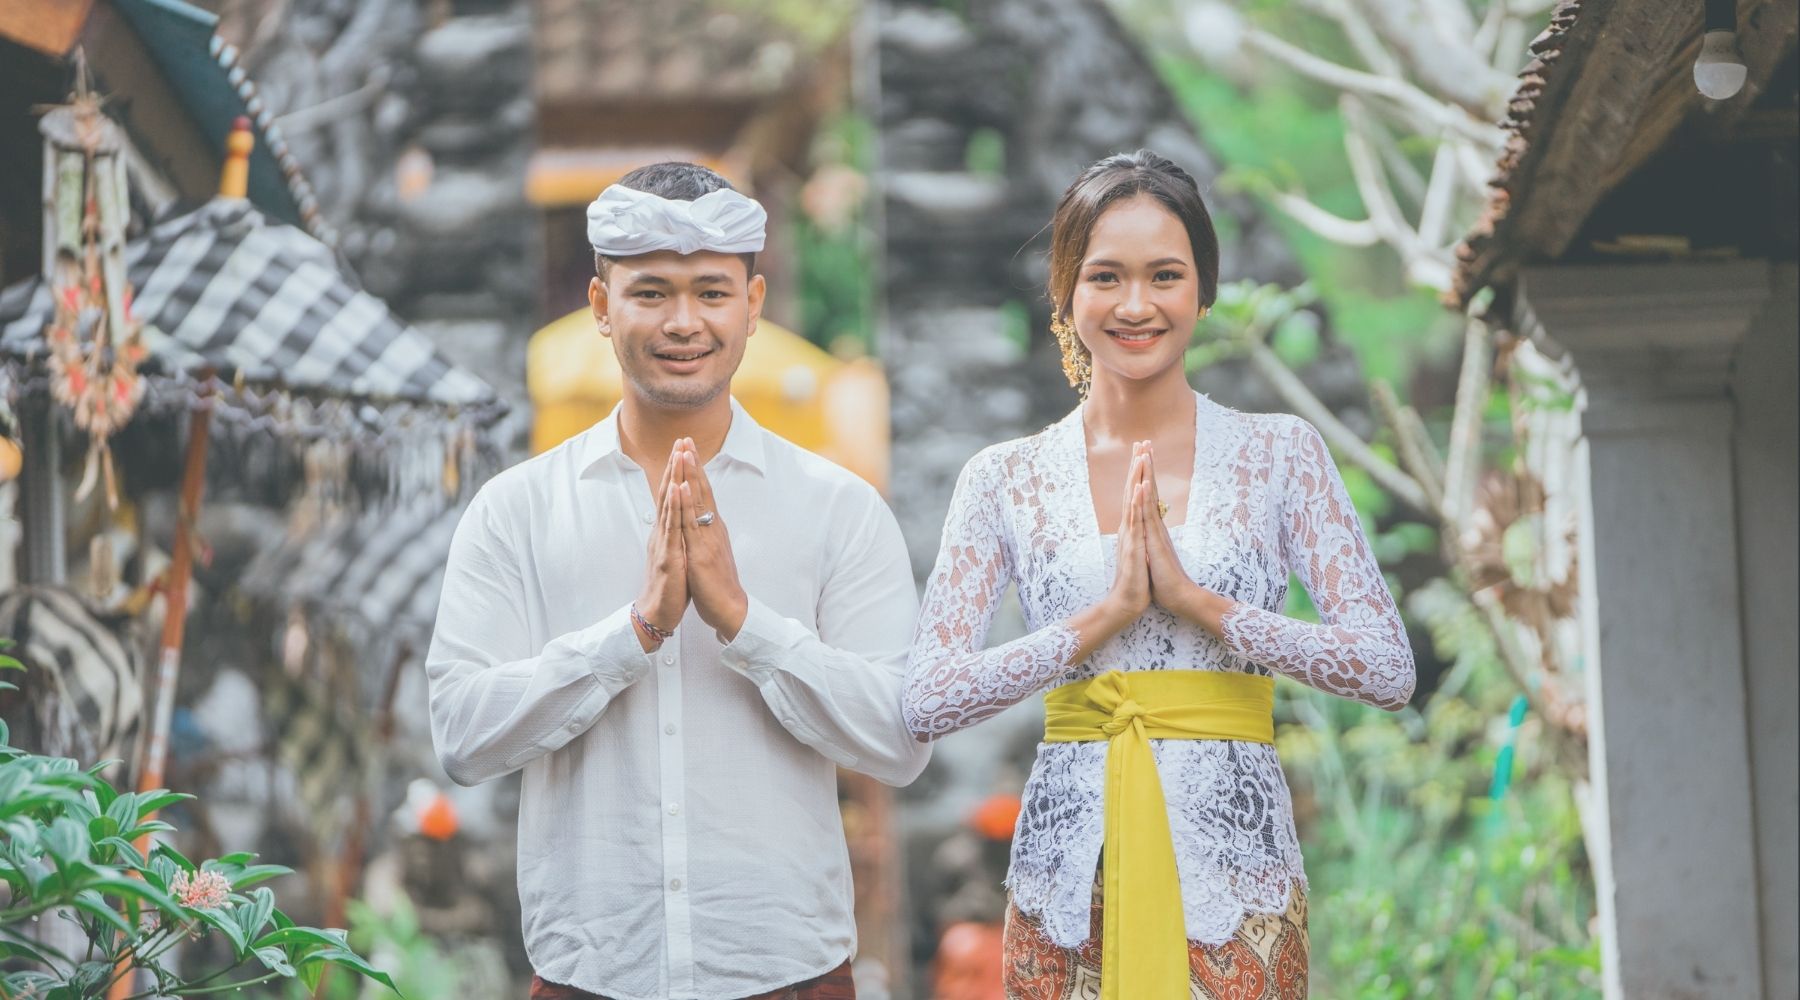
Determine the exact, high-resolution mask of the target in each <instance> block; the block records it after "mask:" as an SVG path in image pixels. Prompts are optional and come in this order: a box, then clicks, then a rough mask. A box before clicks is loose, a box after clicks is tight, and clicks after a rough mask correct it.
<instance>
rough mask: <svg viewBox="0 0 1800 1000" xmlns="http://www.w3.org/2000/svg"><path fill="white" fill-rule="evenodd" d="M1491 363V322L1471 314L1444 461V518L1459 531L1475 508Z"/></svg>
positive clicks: (1465, 330)
mask: <svg viewBox="0 0 1800 1000" xmlns="http://www.w3.org/2000/svg"><path fill="white" fill-rule="evenodd" d="M1489 364H1490V361H1489V358H1488V336H1487V325H1486V324H1484V323H1482V322H1481V321H1480V320H1478V319H1475V318H1473V317H1471V318H1470V319H1469V320H1468V322H1467V324H1466V325H1465V326H1464V327H1463V356H1462V369H1461V371H1460V373H1459V374H1458V375H1457V379H1456V409H1455V412H1454V414H1453V415H1452V416H1451V418H1450V454H1449V456H1448V457H1447V458H1446V459H1445V461H1444V519H1445V520H1446V521H1447V522H1449V523H1450V524H1452V525H1454V526H1455V530H1456V531H1457V532H1458V533H1460V532H1461V531H1462V529H1463V526H1464V525H1466V524H1467V523H1468V519H1469V515H1470V514H1471V513H1472V512H1473V511H1474V508H1475V481H1476V478H1477V477H1478V476H1479V475H1480V472H1481V418H1482V414H1483V412H1484V411H1485V410H1486V409H1487V396H1488V385H1489V378H1490V371H1489Z"/></svg>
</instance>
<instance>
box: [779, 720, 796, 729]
mask: <svg viewBox="0 0 1800 1000" xmlns="http://www.w3.org/2000/svg"><path fill="white" fill-rule="evenodd" d="M781 725H782V728H784V729H792V728H794V720H793V719H782V720H781Z"/></svg>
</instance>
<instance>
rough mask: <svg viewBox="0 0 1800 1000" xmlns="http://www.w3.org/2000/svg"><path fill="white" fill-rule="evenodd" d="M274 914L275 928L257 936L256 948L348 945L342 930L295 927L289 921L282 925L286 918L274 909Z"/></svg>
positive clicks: (338, 946)
mask: <svg viewBox="0 0 1800 1000" xmlns="http://www.w3.org/2000/svg"><path fill="white" fill-rule="evenodd" d="M276 915H277V919H276V921H275V929H274V930H272V931H270V932H269V933H267V934H264V935H263V936H262V937H260V938H257V939H256V941H255V946H256V947H258V948H271V947H277V946H279V947H283V948H292V947H319V948H348V947H349V944H348V942H346V941H345V940H344V932H343V931H323V930H320V929H318V928H317V927H297V926H294V925H293V924H292V923H289V924H288V925H287V926H285V927H284V926H282V922H283V921H285V920H287V918H286V917H285V916H283V915H280V911H276Z"/></svg>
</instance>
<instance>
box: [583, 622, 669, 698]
mask: <svg viewBox="0 0 1800 1000" xmlns="http://www.w3.org/2000/svg"><path fill="white" fill-rule="evenodd" d="M579 636H580V637H579V639H578V640H577V641H576V648H577V649H579V650H580V651H581V654H582V655H583V656H584V657H586V658H587V662H588V668H589V669H591V670H592V671H593V672H594V676H595V677H596V678H598V679H599V681H600V686H601V687H603V688H605V689H606V693H607V695H608V696H609V697H610V696H613V695H617V694H618V693H619V692H620V691H623V690H625V689H626V688H627V687H630V686H631V685H632V684H633V683H635V682H637V681H638V680H639V679H640V678H642V677H644V676H645V675H646V674H649V673H650V672H651V671H652V670H654V669H655V668H656V654H655V653H646V652H644V647H643V645H642V644H640V643H639V642H638V637H637V628H636V627H635V626H634V625H632V624H631V608H630V606H626V607H623V608H620V609H619V610H617V611H615V612H613V613H612V614H610V615H607V616H606V617H605V618H602V619H600V620H599V621H597V622H595V623H594V624H592V625H589V626H588V627H587V628H584V629H582V630H581V632H580V633H579ZM671 641H673V640H671Z"/></svg>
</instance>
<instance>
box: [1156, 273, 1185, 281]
mask: <svg viewBox="0 0 1800 1000" xmlns="http://www.w3.org/2000/svg"><path fill="white" fill-rule="evenodd" d="M1156 280H1157V281H1180V280H1181V272H1180V271H1158V272H1156Z"/></svg>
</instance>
